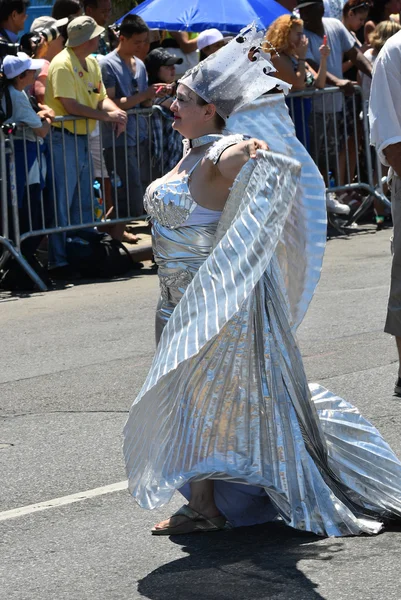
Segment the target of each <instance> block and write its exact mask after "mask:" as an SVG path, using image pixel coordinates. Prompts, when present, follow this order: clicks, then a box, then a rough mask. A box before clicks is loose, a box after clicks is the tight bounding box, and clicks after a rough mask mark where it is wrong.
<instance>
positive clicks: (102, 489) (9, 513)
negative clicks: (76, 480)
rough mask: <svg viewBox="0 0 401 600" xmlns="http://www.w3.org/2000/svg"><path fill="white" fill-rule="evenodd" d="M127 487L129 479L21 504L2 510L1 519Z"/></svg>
mask: <svg viewBox="0 0 401 600" xmlns="http://www.w3.org/2000/svg"><path fill="white" fill-rule="evenodd" d="M127 487H128V482H127V481H120V482H119V483H112V484H111V485H104V486H103V487H98V488H94V489H93V490H87V491H86V492H78V493H77V494H71V495H70V496H62V497H61V498H54V499H53V500H47V501H45V502H38V503H37V504H29V505H28V506H21V508H14V509H12V510H6V511H4V512H0V521H8V519H16V518H18V517H24V516H25V515H30V514H32V513H35V512H39V511H41V510H47V509H49V508H59V507H60V506H66V505H67V504H73V503H74V502H81V501H82V500H89V499H90V498H96V496H104V495H105V494H112V493H113V492H119V491H120V490H126V489H127Z"/></svg>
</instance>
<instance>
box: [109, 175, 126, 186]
mask: <svg viewBox="0 0 401 600" xmlns="http://www.w3.org/2000/svg"><path fill="white" fill-rule="evenodd" d="M110 182H111V185H112V186H113V187H117V188H119V187H121V186H122V184H123V182H122V181H121V177H120V176H119V174H118V173H114V171H112V172H111V177H110Z"/></svg>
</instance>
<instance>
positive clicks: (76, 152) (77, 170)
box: [45, 16, 127, 280]
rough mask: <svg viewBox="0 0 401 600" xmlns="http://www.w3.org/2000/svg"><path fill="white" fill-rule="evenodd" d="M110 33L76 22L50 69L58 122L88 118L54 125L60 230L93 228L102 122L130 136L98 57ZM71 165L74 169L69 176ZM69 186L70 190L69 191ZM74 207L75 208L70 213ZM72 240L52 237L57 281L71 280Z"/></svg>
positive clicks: (48, 96) (49, 96) (51, 102)
mask: <svg viewBox="0 0 401 600" xmlns="http://www.w3.org/2000/svg"><path fill="white" fill-rule="evenodd" d="M103 31H104V27H100V26H99V25H97V23H96V21H95V20H94V19H92V18H91V17H88V16H83V17H77V18H75V19H73V20H72V21H71V22H70V23H69V24H68V27H67V35H68V40H67V43H66V47H65V48H64V50H62V51H61V52H60V53H59V54H58V55H57V56H56V57H55V58H54V59H53V60H52V62H51V63H50V67H49V73H48V77H47V86H46V93H45V102H46V104H47V105H48V106H50V108H52V109H53V110H54V112H55V113H56V115H58V116H68V115H74V116H77V117H82V119H80V120H78V121H65V122H64V123H61V122H57V123H54V124H53V129H54V131H53V135H52V142H53V159H54V173H55V184H56V202H57V217H58V224H59V225H60V226H66V225H67V224H68V223H69V222H71V223H73V224H78V223H80V222H81V218H82V222H83V223H90V222H91V221H92V220H93V216H92V204H91V198H92V194H91V185H92V181H91V169H90V165H89V163H90V160H91V159H90V153H89V150H88V141H87V139H88V134H90V133H91V132H92V131H93V130H94V129H95V126H96V121H109V122H113V123H115V124H116V127H117V133H118V134H119V133H121V132H122V131H124V129H125V126H126V123H127V114H126V112H125V111H124V110H121V109H120V108H118V106H117V105H116V104H115V103H114V102H113V101H112V100H111V99H110V98H109V97H108V96H107V93H106V89H105V87H104V85H103V81H102V75H101V72H100V67H99V64H98V62H97V60H96V58H94V57H93V56H91V54H92V53H94V52H96V49H97V46H98V42H99V35H100V34H101V33H102V32H103ZM65 165H68V173H67V172H66V168H65ZM66 184H67V187H68V189H67V190H66ZM67 207H69V208H67ZM65 243H66V236H65V234H63V233H57V234H53V235H51V236H50V243H49V269H50V270H51V277H52V278H56V279H63V280H67V279H70V278H71V277H72V278H73V277H74V276H75V275H76V274H75V273H74V272H72V271H71V269H70V268H69V265H68V261H67V255H66V247H65Z"/></svg>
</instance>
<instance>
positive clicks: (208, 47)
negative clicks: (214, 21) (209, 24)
mask: <svg viewBox="0 0 401 600" xmlns="http://www.w3.org/2000/svg"><path fill="white" fill-rule="evenodd" d="M197 41H198V49H199V50H201V51H202V52H203V54H204V55H205V57H206V56H210V55H211V54H213V53H214V52H217V50H220V48H222V47H223V46H225V41H224V37H223V34H222V33H221V31H219V30H218V29H206V30H205V31H202V33H200V34H199V36H198V39H197Z"/></svg>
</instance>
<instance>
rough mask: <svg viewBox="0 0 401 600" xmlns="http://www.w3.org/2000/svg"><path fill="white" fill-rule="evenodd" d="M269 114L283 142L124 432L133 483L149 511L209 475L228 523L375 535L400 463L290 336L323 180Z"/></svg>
mask: <svg viewBox="0 0 401 600" xmlns="http://www.w3.org/2000/svg"><path fill="white" fill-rule="evenodd" d="M274 101H275V102H276V100H274ZM268 114H269V117H270V118H271V119H272V122H273V121H274V118H276V119H277V120H278V121H281V119H282V116H281V115H282V114H284V117H285V118H284V125H280V128H281V131H280V133H279V134H277V133H276V132H275V129H274V127H273V126H271V128H270V130H269V131H268V133H270V136H271V137H274V135H279V136H280V138H283V137H284V136H286V139H287V140H288V143H287V146H288V151H287V152H285V153H284V154H279V153H276V152H263V153H261V155H260V157H259V158H258V159H257V160H256V161H249V162H248V163H247V164H246V165H245V166H244V167H243V169H242V170H241V172H240V173H239V175H238V177H237V179H236V181H235V183H234V185H233V187H232V190H231V193H230V195H229V198H228V201H227V204H226V208H225V210H224V212H223V215H222V218H221V220H220V223H219V226H218V228H217V232H216V236H215V245H214V249H213V250H212V251H211V252H210V254H209V255H208V257H207V258H206V260H205V261H204V262H203V264H202V265H201V266H200V268H199V269H198V270H197V271H196V273H195V275H194V276H193V278H192V280H191V281H190V282H189V283H188V285H187V287H186V289H185V290H183V291H182V294H181V295H182V297H181V299H180V300H179V301H178V303H177V304H176V306H175V308H174V310H173V311H172V314H171V317H170V318H169V320H168V322H167V324H166V326H165V327H164V330H163V332H162V335H161V338H160V341H159V344H158V347H157V351H156V354H155V357H154V360H153V363H152V366H151V369H150V372H149V374H148V377H147V379H146V381H145V384H144V386H143V388H142V390H141V391H140V393H139V395H138V397H137V398H136V400H135V402H134V404H133V406H132V408H131V411H130V415H129V418H128V421H127V424H126V426H125V430H124V435H125V441H124V454H125V460H126V467H127V474H128V480H129V489H130V492H131V494H132V495H133V496H134V498H135V499H136V501H137V502H138V503H139V504H140V506H142V507H144V508H148V509H152V508H156V507H160V506H162V505H164V504H165V503H167V502H168V501H169V500H170V498H171V496H172V495H173V493H174V491H175V490H177V489H179V490H180V491H181V492H182V493H183V494H184V495H188V483H189V482H191V481H199V480H202V479H205V478H211V479H214V480H215V497H216V504H217V506H218V507H219V509H220V510H221V512H222V513H223V514H224V515H225V516H226V517H227V518H228V520H229V521H230V522H231V524H232V525H233V526H239V525H249V524H255V523H260V522H263V521H267V520H269V519H271V518H275V517H276V516H277V515H279V516H280V517H281V518H282V519H283V520H284V521H285V522H286V523H288V524H289V525H291V526H292V527H295V528H298V529H301V530H308V531H313V532H315V533H316V534H319V535H334V536H341V535H350V534H351V535H356V534H360V533H364V532H365V533H377V532H378V531H379V530H380V529H381V527H382V521H383V520H385V519H388V518H393V517H398V516H401V463H400V462H399V461H398V459H397V457H396V456H395V455H394V454H393V452H392V451H391V449H390V448H389V446H388V445H387V444H386V442H385V441H384V440H383V438H382V437H381V436H380V434H379V432H378V431H377V430H376V429H375V428H374V427H373V426H372V425H371V424H370V423H369V422H368V421H366V420H365V419H364V418H363V417H362V416H361V415H360V414H359V412H358V410H357V409H356V408H355V407H353V406H352V405H350V404H348V403H347V402H345V401H344V400H342V399H341V398H338V397H336V396H335V395H333V394H331V393H330V392H329V391H327V390H325V389H324V388H322V387H320V386H317V385H314V386H311V388H309V386H308V383H307V380H306V376H305V372H304V368H303V364H302V358H301V355H300V352H299V349H298V346H297V343H296V340H295V337H294V335H295V330H296V327H297V325H298V324H299V322H300V321H301V320H302V318H303V315H304V313H305V311H306V308H307V306H308V303H309V301H310V299H311V297H312V294H313V290H314V288H315V286H316V283H317V281H318V278H319V273H320V266H321V259H322V255H323V248H324V239H325V207H324V206H325V205H324V185H323V183H322V180H321V178H320V175H319V174H318V172H317V171H316V169H314V167H313V163H312V164H311V160H310V159H308V158H307V155H306V152H305V151H304V150H303V149H302V147H300V146H301V145H300V144H299V143H298V142H297V140H295V139H294V136H293V133H292V128H291V125H289V124H288V115H287V116H285V113H284V112H283V108H282V105H280V104H279V103H278V102H277V105H276V106H274V105H273V106H272V107H270V108H269V113H268ZM272 115H274V117H272ZM285 123H286V124H285ZM283 128H284V131H283ZM259 137H261V136H260V135H259ZM264 137H265V139H266V138H267V141H268V143H269V144H270V146H271V147H273V145H274V144H271V141H270V139H269V137H268V136H266V135H265V136H264ZM284 139H285V138H284ZM273 142H274V140H273ZM305 155H306V156H305ZM292 156H294V157H295V158H293V157H292ZM297 158H298V160H296V159H297ZM311 177H312V178H311ZM310 178H311V179H310ZM309 179H310V180H309ZM188 229H190V228H188ZM160 235H163V232H162V231H161V233H160ZM174 235H177V236H179V235H181V233H180V232H179V230H177V234H175V233H174V232H169V234H168V236H166V237H168V238H169V239H168V241H167V242H166V243H167V244H168V243H170V244H172V243H175V242H177V240H178V238H176V239H174ZM186 235H187V238H188V239H187V241H186V244H187V246H186V248H187V254H188V256H189V259H188V260H189V262H190V261H191V258H190V254H191V239H190V232H187V233H186ZM197 235H198V236H199V232H197ZM297 266H298V268H297Z"/></svg>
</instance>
